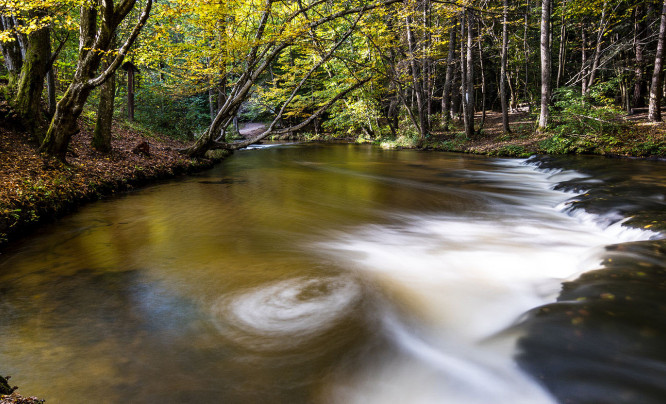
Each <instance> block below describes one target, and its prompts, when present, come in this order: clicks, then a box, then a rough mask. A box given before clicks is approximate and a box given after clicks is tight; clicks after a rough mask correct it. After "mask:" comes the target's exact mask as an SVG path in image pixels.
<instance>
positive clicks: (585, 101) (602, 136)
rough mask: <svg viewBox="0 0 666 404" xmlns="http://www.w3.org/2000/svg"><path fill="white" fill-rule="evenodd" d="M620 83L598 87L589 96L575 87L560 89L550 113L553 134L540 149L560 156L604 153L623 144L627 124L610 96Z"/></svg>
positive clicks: (604, 84)
mask: <svg viewBox="0 0 666 404" xmlns="http://www.w3.org/2000/svg"><path fill="white" fill-rule="evenodd" d="M618 83H619V80H617V79H614V80H610V81H608V82H603V83H600V84H597V85H595V86H594V87H592V88H591V89H590V92H589V95H587V96H583V95H581V94H580V90H579V89H577V88H573V87H563V88H560V89H557V90H556V91H555V93H554V95H553V101H554V107H553V109H552V112H551V116H552V118H553V119H552V125H551V127H552V128H553V132H554V135H553V136H552V137H551V138H549V139H546V140H544V141H542V142H541V143H540V145H539V146H540V148H541V150H542V151H544V152H546V153H558V154H562V153H588V152H593V151H597V152H603V151H605V150H608V149H610V148H612V147H614V146H617V145H618V144H620V143H621V142H622V139H621V134H622V131H623V130H625V129H626V127H627V124H626V123H625V121H624V120H622V118H621V115H623V111H622V110H620V109H619V108H618V107H617V106H615V105H614V100H613V98H612V97H611V94H613V93H614V92H615V90H616V87H617V85H618Z"/></svg>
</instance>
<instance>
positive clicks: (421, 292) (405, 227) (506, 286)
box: [318, 160, 654, 403]
mask: <svg viewBox="0 0 666 404" xmlns="http://www.w3.org/2000/svg"><path fill="white" fill-rule="evenodd" d="M499 165H500V166H502V167H501V170H498V171H497V172H494V171H486V172H482V173H476V174H475V175H478V176H479V177H480V178H482V179H485V180H487V181H489V182H492V184H493V186H495V187H500V188H505V189H512V190H519V191H520V193H519V196H513V197H507V196H505V195H501V194H500V195H496V196H493V199H494V200H497V201H498V202H497V203H496V205H498V206H490V207H489V209H493V210H496V211H497V212H495V213H498V212H501V214H500V215H498V214H490V215H488V214H485V213H486V212H483V214H482V213H479V212H477V213H470V214H469V215H468V216H452V215H441V216H437V215H433V216H409V215H400V214H398V215H396V216H395V218H394V220H395V221H396V222H397V223H394V224H392V225H390V226H379V225H375V226H369V227H365V228H361V229H355V230H352V231H350V232H348V233H345V234H340V235H338V237H337V241H335V242H333V243H331V242H330V241H328V242H327V243H326V244H325V245H324V244H322V245H319V246H318V247H319V248H324V249H326V248H328V249H329V251H330V252H331V253H332V254H334V255H335V256H336V257H338V259H339V258H340V257H347V260H348V263H347V264H348V265H349V266H350V267H352V268H355V269H356V270H358V271H359V272H361V273H364V274H367V275H368V276H371V278H372V279H373V280H374V281H375V282H377V283H378V284H380V285H382V289H384V290H386V291H389V293H388V296H390V298H387V299H389V300H390V302H389V303H388V304H386V305H384V307H385V308H386V312H385V313H384V314H383V317H384V320H383V321H384V326H385V328H386V332H387V333H388V334H389V335H391V336H392V337H391V338H392V340H393V341H394V342H395V344H396V345H397V346H399V347H401V349H403V350H404V351H405V352H407V353H408V354H407V355H406V357H402V358H399V359H396V360H393V361H387V362H386V363H384V364H383V365H382V366H381V367H380V368H379V369H378V368H373V369H369V370H367V371H366V372H365V373H364V374H363V375H362V376H361V377H359V378H358V380H357V381H348V382H343V383H342V384H343V385H346V386H347V388H343V389H341V390H340V392H339V393H340V395H339V397H340V401H341V402H364V403H365V402H369V403H385V402H404V401H400V400H399V399H395V397H401V398H408V400H407V401H409V402H412V403H418V402H424V403H428V402H446V403H477V402H478V403H488V402H493V403H518V402H525V403H540V402H550V401H551V398H550V397H549V395H548V394H547V393H545V392H544V391H542V390H541V389H540V388H539V387H538V386H537V385H536V384H535V383H534V382H533V381H531V380H530V379H529V378H528V377H527V376H525V375H524V374H522V373H521V372H520V371H519V370H518V369H516V365H515V363H514V361H513V359H512V355H513V346H514V345H515V338H516V336H512V337H511V338H509V340H506V341H502V342H500V343H498V344H495V345H492V344H491V345H487V344H485V342H484V341H487V339H488V338H491V337H493V336H495V335H496V334H497V333H499V332H501V331H502V330H505V329H506V328H507V327H509V326H510V325H511V324H513V323H514V322H515V321H516V320H517V319H518V318H519V317H520V316H521V315H522V314H523V313H525V312H526V311H528V310H530V309H531V308H534V307H537V306H539V305H541V304H544V303H547V302H549V301H552V300H553V299H554V298H555V296H556V295H557V293H558V291H559V289H560V285H561V282H562V281H563V280H565V279H568V278H572V277H575V276H578V275H579V274H580V273H582V272H584V271H587V270H591V269H594V268H597V267H598V265H599V264H600V257H601V251H603V247H604V246H606V245H608V244H613V243H619V242H625V241H634V240H644V239H648V238H650V237H651V236H653V235H654V234H653V233H651V232H647V231H643V230H640V229H629V228H626V227H624V226H622V223H621V222H616V223H615V224H613V225H610V226H607V225H604V224H603V222H602V221H600V220H599V218H598V217H594V216H593V215H589V214H585V213H583V212H575V213H574V214H572V215H567V214H566V213H564V212H563V211H562V209H563V208H565V207H566V205H561V204H562V203H563V202H564V201H566V200H567V199H569V198H570V197H571V196H572V194H569V193H565V192H560V191H555V190H553V189H552V188H553V186H554V184H555V183H556V182H558V181H564V180H568V179H573V178H580V177H581V174H578V173H575V172H571V171H556V172H543V171H539V170H537V169H535V168H534V167H530V166H525V165H521V164H516V162H515V160H508V161H503V162H500V163H499ZM475 178H476V177H475ZM558 205H559V206H558ZM497 217H499V219H497ZM405 312H407V313H409V319H410V320H409V321H410V323H411V322H416V323H417V324H419V333H418V335H417V333H415V332H414V331H411V330H410V329H409V328H408V327H407V326H406V325H405V321H404V320H403V321H400V314H398V313H403V315H404V313H405ZM433 372H434V373H433ZM385 378H389V380H391V383H390V386H389V385H387V384H386V383H384V381H383V380H385ZM452 381H455V382H452ZM347 383H349V384H351V387H350V386H349V385H347ZM432 383H435V385H432ZM400 392H409V394H411V396H406V395H405V394H404V393H403V394H401V393H400Z"/></svg>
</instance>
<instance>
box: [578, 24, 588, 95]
mask: <svg viewBox="0 0 666 404" xmlns="http://www.w3.org/2000/svg"><path fill="white" fill-rule="evenodd" d="M580 42H581V46H580V57H581V63H580V64H581V66H580V77H581V79H580V80H581V84H580V90H581V94H583V95H585V94H587V80H586V78H587V75H586V73H585V72H586V71H587V51H586V49H585V47H586V46H587V31H585V24H582V25H581V27H580Z"/></svg>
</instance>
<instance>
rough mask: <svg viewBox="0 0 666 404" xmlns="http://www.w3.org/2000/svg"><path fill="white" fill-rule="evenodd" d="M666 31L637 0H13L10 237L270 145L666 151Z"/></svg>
mask: <svg viewBox="0 0 666 404" xmlns="http://www.w3.org/2000/svg"><path fill="white" fill-rule="evenodd" d="M665 36H666V2H655V1H637V0H591V1H587V2H573V1H571V0H561V1H553V0H541V1H534V0H501V1H500V0H484V1H478V0H475V1H439V0H383V1H370V0H350V1H344V2H340V1H332V0H283V1H277V0H231V1H212V0H188V1H185V0H168V1H159V2H155V3H153V0H120V1H119V0H115V1H114V0H85V1H82V0H5V1H3V2H2V3H1V4H0V48H1V50H2V63H1V64H0V121H1V122H2V129H1V131H0V134H1V136H0V140H1V142H0V175H1V177H2V178H1V183H2V185H1V188H0V241H2V240H6V239H8V237H9V235H10V234H14V233H19V232H20V231H19V230H20V229H23V228H25V225H26V224H31V223H37V222H39V221H40V220H42V219H43V218H45V217H50V216H52V215H53V214H54V213H58V212H63V211H67V210H69V209H71V207H72V205H75V204H76V203H78V202H80V201H81V200H85V199H90V198H97V197H99V196H101V195H105V194H108V193H110V192H114V191H116V190H118V189H127V188H128V187H131V186H134V185H136V184H137V183H140V182H142V181H145V180H147V179H151V178H155V177H163V176H166V175H172V174H174V173H177V172H183V171H187V170H191V169H197V168H200V167H202V166H207V165H208V164H209V163H208V162H207V161H206V160H202V159H200V157H203V156H208V157H215V156H214V155H211V154H210V151H211V150H215V149H218V150H222V151H228V150H233V149H238V148H241V147H244V146H247V145H248V144H250V143H253V142H257V141H260V140H262V139H264V138H268V137H270V138H284V137H290V136H298V137H300V138H302V139H308V140H317V139H322V140H331V139H335V138H345V139H353V140H355V141H360V142H376V143H379V144H381V145H382V146H383V147H420V148H429V149H438V150H449V151H465V152H483V153H487V154H497V155H509V156H525V155H529V154H532V153H595V154H605V155H613V156H618V155H622V156H642V157H657V158H658V157H663V156H664V154H665V153H666V142H665V140H664V139H665V138H664V134H663V132H664V131H663V128H662V125H661V124H659V122H661V100H662V98H664V86H663V57H664V40H665ZM243 122H262V123H263V125H262V126H259V129H258V130H256V131H253V132H251V133H249V134H248V133H245V134H244V135H241V133H240V131H239V128H240V127H241V126H242V124H243ZM207 153H208V154H207ZM195 158H196V159H195Z"/></svg>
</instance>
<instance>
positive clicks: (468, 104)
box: [460, 10, 474, 138]
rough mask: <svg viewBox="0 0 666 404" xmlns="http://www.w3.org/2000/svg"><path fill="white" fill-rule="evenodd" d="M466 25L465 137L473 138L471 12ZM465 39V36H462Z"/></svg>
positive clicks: (464, 62) (462, 55)
mask: <svg viewBox="0 0 666 404" xmlns="http://www.w3.org/2000/svg"><path fill="white" fill-rule="evenodd" d="M463 20H466V21H465V24H462V23H461V29H463V30H464V31H462V32H463V33H466V34H467V43H465V41H462V40H461V41H460V42H461V44H462V48H461V49H462V52H461V57H460V59H461V62H462V66H463V74H462V87H463V95H462V98H463V123H464V126H465V136H466V137H467V138H472V137H473V136H474V58H473V53H474V52H473V51H472V47H473V33H472V15H471V12H470V11H469V10H465V11H464V14H463ZM461 38H464V34H463V35H461Z"/></svg>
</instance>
